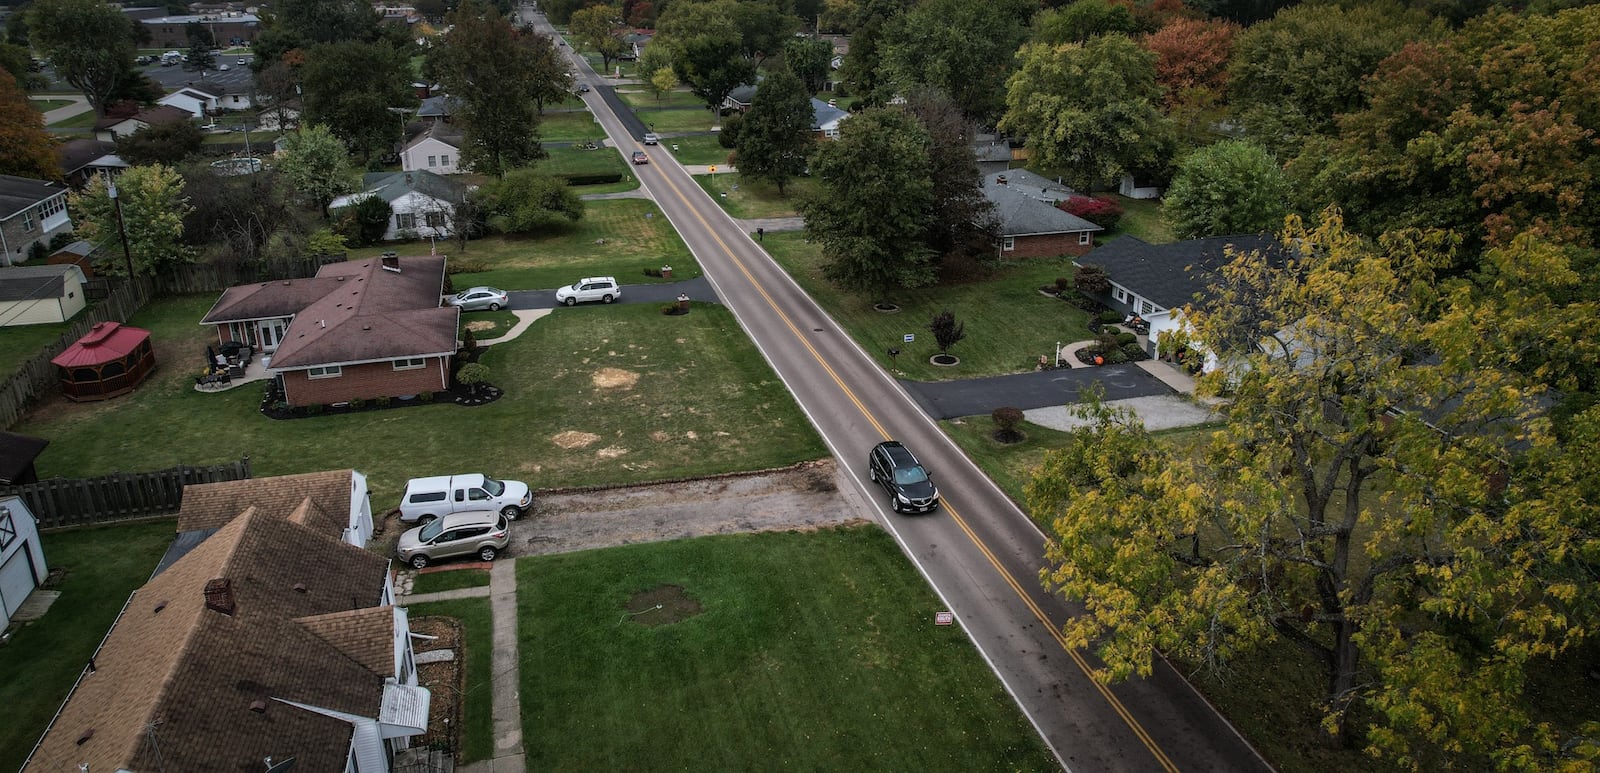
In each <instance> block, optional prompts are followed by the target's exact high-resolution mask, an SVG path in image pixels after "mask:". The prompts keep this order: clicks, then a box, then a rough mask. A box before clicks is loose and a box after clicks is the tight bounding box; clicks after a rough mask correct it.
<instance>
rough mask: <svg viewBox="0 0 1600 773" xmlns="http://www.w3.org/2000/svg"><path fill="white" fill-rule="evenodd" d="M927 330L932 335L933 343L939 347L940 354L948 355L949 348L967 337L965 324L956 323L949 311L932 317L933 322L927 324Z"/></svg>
mask: <svg viewBox="0 0 1600 773" xmlns="http://www.w3.org/2000/svg"><path fill="white" fill-rule="evenodd" d="M928 330H929V331H931V332H932V333H933V341H934V343H936V344H938V345H939V353H940V354H949V353H950V347H952V346H955V345H956V344H957V343H958V342H960V341H961V339H963V338H966V337H967V325H966V323H965V322H957V321H956V315H955V314H953V313H951V312H950V310H949V309H946V310H944V311H941V312H939V313H938V314H935V315H933V321H931V322H929V323H928Z"/></svg>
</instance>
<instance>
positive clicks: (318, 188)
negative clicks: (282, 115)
mask: <svg viewBox="0 0 1600 773" xmlns="http://www.w3.org/2000/svg"><path fill="white" fill-rule="evenodd" d="M274 167H275V168H276V169H277V170H278V173H279V174H282V175H283V178H284V179H285V180H287V181H288V183H289V185H290V187H291V188H293V189H294V191H295V192H296V193H298V194H300V195H301V196H304V197H305V198H306V199H307V200H309V201H310V202H311V204H312V205H313V206H315V207H316V209H317V211H318V212H320V213H322V215H323V217H327V209H328V202H330V201H333V198H334V197H335V196H338V195H339V194H341V193H346V192H349V191H350V190H351V188H352V185H351V181H352V178H353V177H354V175H353V174H352V173H351V172H350V167H349V162H348V161H347V155H346V154H345V150H344V144H343V143H341V142H340V141H339V139H338V138H337V137H334V136H333V132H332V131H330V130H329V129H328V127H326V126H322V125H320V124H312V125H309V126H304V127H302V128H301V129H300V131H298V132H295V133H293V134H286V135H284V145H283V152H282V153H280V154H279V155H278V161H277V163H276V164H274Z"/></svg>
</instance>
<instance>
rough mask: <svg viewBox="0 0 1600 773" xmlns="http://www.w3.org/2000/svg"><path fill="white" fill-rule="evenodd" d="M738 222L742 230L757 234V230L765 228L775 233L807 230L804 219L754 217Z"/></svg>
mask: <svg viewBox="0 0 1600 773" xmlns="http://www.w3.org/2000/svg"><path fill="white" fill-rule="evenodd" d="M737 222H738V223H739V226H740V227H741V228H743V229H744V230H746V231H749V232H750V233H755V232H756V229H757V228H764V229H766V230H767V231H771V232H773V233H777V232H778V231H804V230H806V219H805V218H803V217H752V218H746V219H744V220H739V221H737Z"/></svg>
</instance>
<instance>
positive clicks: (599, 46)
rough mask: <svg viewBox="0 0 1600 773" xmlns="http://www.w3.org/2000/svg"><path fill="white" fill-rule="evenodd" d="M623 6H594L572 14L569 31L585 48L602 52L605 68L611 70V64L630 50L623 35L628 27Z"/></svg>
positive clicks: (601, 59) (606, 70)
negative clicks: (623, 18) (623, 16)
mask: <svg viewBox="0 0 1600 773" xmlns="http://www.w3.org/2000/svg"><path fill="white" fill-rule="evenodd" d="M622 21H623V20H622V9H621V8H619V7H617V6H614V5H591V6H589V7H587V8H580V9H578V10H577V11H574V12H573V14H572V22H571V25H570V26H569V27H568V32H569V34H571V35H572V36H573V37H574V38H576V39H577V40H578V42H579V43H580V44H582V45H583V46H584V47H585V48H588V49H589V50H590V51H593V52H595V53H597V54H599V55H600V62H601V68H600V69H601V70H603V71H605V72H610V71H611V63H612V62H614V61H616V60H617V57H618V56H620V55H621V54H622V52H623V51H625V50H627V47H628V46H627V43H625V42H623V40H622V35H623V34H624V33H625V32H627V30H628V28H627V26H625V25H624V24H623V23H622Z"/></svg>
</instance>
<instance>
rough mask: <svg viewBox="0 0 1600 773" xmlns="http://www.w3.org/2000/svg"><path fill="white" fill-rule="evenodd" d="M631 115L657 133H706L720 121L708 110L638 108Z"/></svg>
mask: <svg viewBox="0 0 1600 773" xmlns="http://www.w3.org/2000/svg"><path fill="white" fill-rule="evenodd" d="M633 114H634V115H635V116H637V117H638V118H639V120H641V121H644V124H645V126H648V127H650V128H651V130H652V131H657V132H662V133H666V132H706V131H711V129H712V128H713V127H716V126H719V125H720V121H719V119H718V118H717V116H716V114H715V113H713V112H711V111H710V110H656V109H653V108H639V109H636V110H634V111H633Z"/></svg>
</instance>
